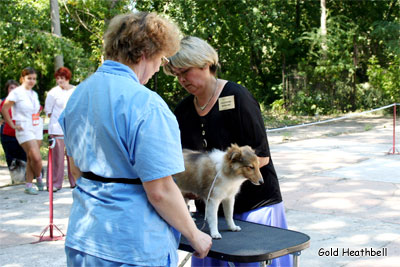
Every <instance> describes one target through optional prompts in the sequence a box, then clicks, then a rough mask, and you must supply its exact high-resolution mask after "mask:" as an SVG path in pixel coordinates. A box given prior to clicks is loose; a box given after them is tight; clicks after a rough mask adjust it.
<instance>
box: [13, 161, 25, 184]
mask: <svg viewBox="0 0 400 267" xmlns="http://www.w3.org/2000/svg"><path fill="white" fill-rule="evenodd" d="M25 169H26V162H25V161H23V160H19V159H13V160H12V161H11V164H10V167H9V170H10V177H11V183H12V184H22V183H24V182H25Z"/></svg>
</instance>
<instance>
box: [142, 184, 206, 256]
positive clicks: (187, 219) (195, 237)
mask: <svg viewBox="0 0 400 267" xmlns="http://www.w3.org/2000/svg"><path fill="white" fill-rule="evenodd" d="M143 187H144V190H145V191H146V194H147V198H148V200H149V201H150V203H151V204H152V205H153V207H154V208H155V209H156V210H157V212H158V214H160V216H161V217H162V218H163V219H164V220H166V221H167V222H168V224H170V225H171V226H172V227H174V228H175V229H176V230H178V231H179V232H181V233H182V235H184V236H185V237H186V238H187V239H188V240H189V242H190V244H191V245H192V247H193V249H194V250H195V251H196V252H195V253H194V255H195V256H196V257H199V258H204V257H206V256H207V254H208V251H209V250H210V248H211V245H212V241H211V237H210V236H209V235H207V234H205V233H203V232H202V231H200V230H199V229H198V228H197V227H196V224H195V223H194V221H193V219H192V217H191V216H190V214H189V211H188V208H187V206H186V204H185V201H184V199H183V196H182V193H181V192H180V190H179V188H178V186H177V185H176V184H175V182H174V181H173V179H172V177H171V176H167V177H164V178H161V179H157V180H153V181H150V182H144V183H143Z"/></svg>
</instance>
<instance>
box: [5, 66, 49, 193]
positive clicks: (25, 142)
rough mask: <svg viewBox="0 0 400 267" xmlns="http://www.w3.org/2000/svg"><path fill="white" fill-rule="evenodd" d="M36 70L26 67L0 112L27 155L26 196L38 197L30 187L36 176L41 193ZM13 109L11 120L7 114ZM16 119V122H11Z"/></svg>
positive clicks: (42, 185) (40, 123) (39, 121)
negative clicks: (34, 88)
mask: <svg viewBox="0 0 400 267" xmlns="http://www.w3.org/2000/svg"><path fill="white" fill-rule="evenodd" d="M36 78H37V74H36V71H35V70H34V69H33V68H31V67H27V68H25V69H23V70H22V73H21V78H20V82H21V86H19V87H17V88H15V89H14V90H13V91H11V92H10V94H9V95H8V96H7V99H6V100H5V102H4V106H3V109H2V110H1V113H2V115H3V117H4V119H5V121H6V122H7V123H8V124H9V125H10V126H11V128H13V129H15V130H16V131H15V137H16V138H17V140H18V143H19V144H20V145H21V146H22V148H23V149H24V151H25V153H26V155H27V165H26V175H25V178H26V187H25V193H27V194H30V195H37V194H38V191H37V189H36V188H34V187H33V186H32V182H33V178H34V177H36V181H37V183H36V185H37V187H38V189H39V191H43V190H44V184H43V182H42V156H41V155H40V145H41V143H42V139H43V121H42V118H40V103H39V98H38V94H37V93H36V92H35V91H33V90H32V88H33V87H34V86H35V85H36ZM10 108H12V114H13V119H11V117H10V115H9V113H8V111H9V109H10ZM13 120H15V123H14V122H13Z"/></svg>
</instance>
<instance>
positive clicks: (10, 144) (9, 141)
mask: <svg viewBox="0 0 400 267" xmlns="http://www.w3.org/2000/svg"><path fill="white" fill-rule="evenodd" d="M18 86H19V83H18V82H17V81H15V80H8V81H7V82H6V84H5V86H4V87H5V91H6V92H7V95H8V94H9V93H10V92H11V91H12V90H14V89H15V88H17V87H18ZM5 99H6V98H4V99H2V100H1V105H0V112H1V109H2V108H3V105H4V102H5ZM9 114H10V117H11V118H12V112H11V109H10V110H9ZM0 133H1V145H2V146H3V150H4V154H5V156H6V161H7V166H8V168H10V165H11V162H12V161H13V160H14V159H19V160H23V161H25V162H26V153H25V151H24V150H23V149H22V147H21V146H20V145H19V144H18V141H17V138H15V129H13V128H11V126H10V125H9V124H8V123H6V122H4V123H2V125H1V128H0Z"/></svg>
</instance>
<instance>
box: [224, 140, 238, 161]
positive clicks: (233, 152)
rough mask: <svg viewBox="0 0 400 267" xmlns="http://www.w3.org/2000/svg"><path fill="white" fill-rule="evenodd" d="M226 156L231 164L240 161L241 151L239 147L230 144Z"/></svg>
mask: <svg viewBox="0 0 400 267" xmlns="http://www.w3.org/2000/svg"><path fill="white" fill-rule="evenodd" d="M226 155H227V157H228V159H229V161H231V162H238V161H242V150H240V147H239V146H238V145H236V144H232V145H231V146H230V147H229V148H228V151H227V153H226Z"/></svg>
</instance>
